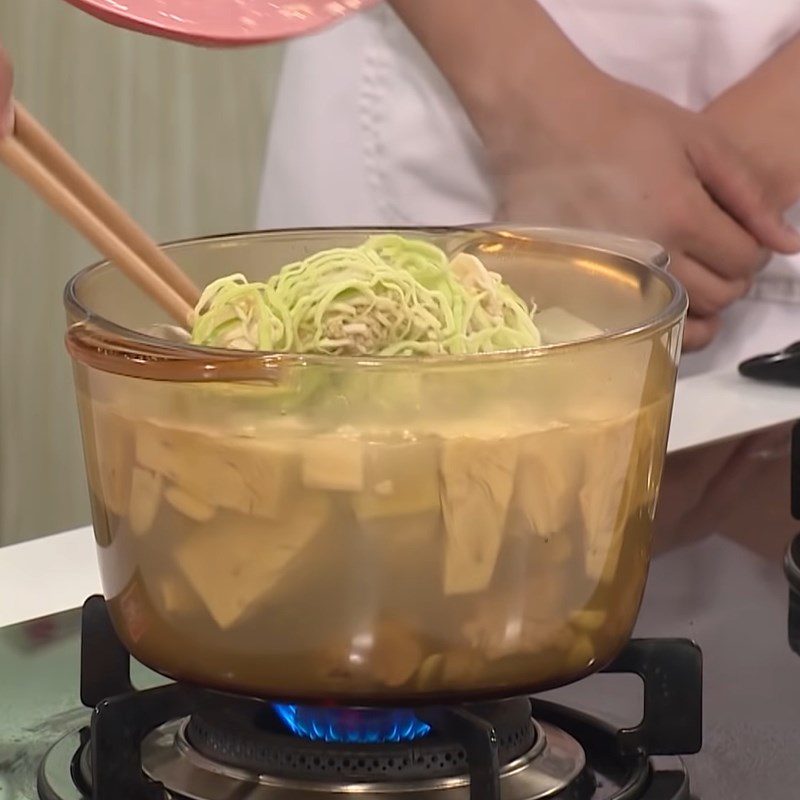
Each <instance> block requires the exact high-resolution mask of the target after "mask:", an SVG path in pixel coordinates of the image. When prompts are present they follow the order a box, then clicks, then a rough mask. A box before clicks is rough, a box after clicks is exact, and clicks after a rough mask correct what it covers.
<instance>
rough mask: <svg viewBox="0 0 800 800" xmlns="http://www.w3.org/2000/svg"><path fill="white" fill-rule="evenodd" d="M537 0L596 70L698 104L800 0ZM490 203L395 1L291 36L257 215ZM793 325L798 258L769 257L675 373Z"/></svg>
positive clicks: (439, 215) (296, 222) (453, 105)
mask: <svg viewBox="0 0 800 800" xmlns="http://www.w3.org/2000/svg"><path fill="white" fill-rule="evenodd" d="M542 5H543V6H545V7H546V8H547V10H548V11H549V13H550V14H551V15H552V16H553V17H554V19H555V20H556V21H557V22H558V24H559V25H560V26H561V28H562V29H563V30H564V31H565V33H566V34H567V35H568V36H569V37H570V38H571V39H572V40H573V41H574V42H575V43H576V45H577V46H578V47H579V48H580V49H581V50H582V51H583V52H584V53H585V54H586V55H587V56H588V57H589V58H590V59H592V60H593V61H594V62H595V63H596V64H597V66H599V67H600V68H601V69H603V70H605V71H606V72H608V73H610V74H611V75H614V76H616V77H618V78H620V79H622V80H626V81H629V82H631V83H636V84H638V85H640V86H642V87H645V88H648V89H650V90H652V91H655V92H658V93H660V94H662V95H664V96H666V97H669V98H670V99H671V100H673V101H675V102H677V103H680V104H682V105H684V106H686V107H688V108H692V109H696V110H699V109H701V108H703V107H704V106H705V105H706V104H707V103H708V102H709V101H710V100H711V99H713V98H714V97H716V96H717V95H718V94H720V93H721V92H722V91H724V90H725V89H726V88H728V87H729V86H731V85H732V84H734V83H736V82H737V81H738V80H740V79H741V78H742V77H744V76H745V75H747V74H748V73H749V72H751V71H752V70H753V69H754V68H756V67H757V66H758V64H759V63H761V62H762V61H763V60H764V59H765V58H767V57H768V56H769V55H770V54H771V53H773V52H774V51H775V50H776V48H777V47H778V46H780V44H782V43H783V42H785V41H786V40H787V39H789V38H790V37H792V36H793V35H794V34H795V33H797V32H798V31H800V2H798V0H762V2H755V0H546V1H545V2H543V3H542ZM494 208H495V198H494V197H493V194H492V190H491V188H490V184H489V181H488V178H487V175H486V173H485V170H484V168H483V164H482V160H481V145H480V142H479V141H478V139H477V136H476V134H475V132H474V130H473V129H472V127H471V125H470V124H469V122H468V120H467V118H466V115H465V114H464V112H463V110H462V109H461V107H460V105H459V103H458V101H457V100H456V98H455V97H454V95H453V93H452V92H451V90H450V88H449V87H448V85H447V84H446V82H445V81H444V79H443V78H442V76H441V75H440V74H439V73H438V71H437V69H436V68H435V66H434V65H433V64H432V63H431V61H430V59H429V58H428V57H427V55H426V54H425V53H424V52H423V50H422V48H421V47H420V46H419V44H418V43H417V42H416V40H415V39H414V38H413V37H412V36H411V35H410V34H409V32H408V31H407V30H406V29H405V27H404V26H403V25H402V24H401V23H400V22H399V20H398V19H397V17H396V16H395V15H394V13H393V12H392V11H391V9H390V8H389V7H388V6H386V5H382V6H379V7H377V8H375V9H373V10H372V11H369V12H366V13H361V14H357V15H355V16H354V17H353V18H351V19H350V20H348V21H346V22H344V23H342V24H340V25H339V26H337V27H335V28H332V29H330V30H328V31H326V32H324V33H322V34H318V35H315V36H312V37H309V38H306V39H301V40H295V41H293V42H292V43H290V44H289V45H288V47H287V52H286V57H285V61H284V64H283V72H282V76H281V83H280V87H279V91H278V96H277V101H276V105H275V108H274V117H273V121H272V128H271V133H270V141H269V144H268V147H267V155H266V162H265V169H264V178H263V189H262V196H261V203H260V209H259V224H260V226H261V227H265V228H280V227H301V226H306V225H358V224H363V225H367V224H373V225H380V224H385V225H399V224H433V225H436V224H465V223H478V222H485V221H488V220H490V219H491V218H492V215H493V211H494ZM797 211H798V209H795V212H797ZM792 216H793V217H795V219H796V220H798V221H800V213H794V214H793V215H792ZM796 339H800V261H798V260H796V259H795V260H789V259H784V258H780V259H778V258H776V259H774V261H773V263H772V264H770V266H769V267H768V269H767V270H765V272H764V274H763V276H762V280H761V281H759V284H758V285H757V286H756V288H755V289H754V291H753V294H752V295H751V296H750V297H749V298H747V299H746V300H745V301H743V302H741V303H739V304H737V305H736V306H735V307H733V308H731V309H730V310H729V311H728V312H727V313H726V315H725V322H724V331H723V333H722V334H721V335H720V336H719V337H718V340H717V341H716V342H715V343H714V344H713V345H712V346H711V347H709V348H707V349H706V350H705V351H703V352H701V353H697V354H691V355H688V356H685V357H684V360H683V364H682V373H683V374H691V373H695V372H699V371H705V370H707V369H712V368H716V367H722V366H731V365H733V364H735V363H737V362H738V361H739V360H741V359H742V358H744V357H746V356H748V355H752V354H756V353H760V352H764V351H765V350H771V349H779V348H781V347H783V346H785V345H787V344H789V343H790V342H792V341H794V340H796Z"/></svg>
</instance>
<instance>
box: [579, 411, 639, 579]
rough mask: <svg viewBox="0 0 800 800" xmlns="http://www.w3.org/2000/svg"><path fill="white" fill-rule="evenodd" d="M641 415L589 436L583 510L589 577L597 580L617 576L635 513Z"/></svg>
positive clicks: (600, 427)
mask: <svg viewBox="0 0 800 800" xmlns="http://www.w3.org/2000/svg"><path fill="white" fill-rule="evenodd" d="M637 420H638V415H633V416H629V417H625V418H623V419H621V420H618V421H615V422H613V423H612V422H609V423H606V424H604V425H602V426H598V427H597V432H596V434H595V435H594V436H593V437H592V438H591V441H590V440H589V439H588V437H587V447H586V470H585V473H584V482H583V486H582V488H581V490H580V495H579V497H580V508H581V514H582V516H583V525H584V531H585V535H586V540H585V549H586V575H587V576H588V577H589V578H590V579H592V580H595V581H600V580H601V579H603V578H604V577H609V576H613V574H614V572H615V571H616V568H617V563H618V561H619V556H620V552H621V550H622V540H623V530H624V526H625V521H626V517H627V516H628V515H629V514H630V513H631V511H632V510H633V509H632V508H630V505H631V498H630V496H629V495H630V492H629V491H627V489H628V487H629V475H630V474H631V467H632V459H636V457H637V453H636V426H637Z"/></svg>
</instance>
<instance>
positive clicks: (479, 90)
mask: <svg viewBox="0 0 800 800" xmlns="http://www.w3.org/2000/svg"><path fill="white" fill-rule="evenodd" d="M555 76H558V78H557V80H556V77H555ZM611 82H612V79H611V78H609V77H608V76H606V75H605V74H604V73H602V72H601V71H600V70H598V69H597V68H596V67H594V65H592V64H591V63H590V62H589V61H588V60H586V59H584V58H583V56H582V55H580V54H577V55H576V56H575V57H573V55H572V54H569V55H565V56H564V57H563V58H560V59H558V61H555V60H550V59H544V60H539V61H537V62H535V63H530V64H527V65H522V64H520V65H519V67H518V69H515V70H514V71H513V72H510V71H506V72H505V74H504V75H503V78H502V79H500V80H497V81H495V82H493V83H491V82H481V81H480V80H477V81H476V82H475V84H474V85H473V86H471V87H470V92H471V93H470V95H469V96H468V98H467V99H465V100H464V105H465V108H467V110H468V114H469V116H470V118H471V120H472V123H473V126H474V127H475V129H476V131H477V133H478V136H479V137H480V139H481V141H482V142H483V145H484V147H485V149H486V153H487V157H488V159H489V162H490V165H491V166H492V167H494V168H496V169H500V170H502V169H504V168H506V167H507V166H513V165H515V164H516V163H517V162H518V160H519V159H520V158H522V157H523V156H524V154H525V153H526V152H532V150H534V149H535V143H536V142H537V140H538V141H546V140H548V139H555V138H557V137H558V136H559V135H560V132H561V131H565V130H569V128H570V127H571V126H572V125H573V124H575V122H577V116H578V114H582V113H583V111H585V109H586V107H587V104H588V103H594V102H596V100H597V97H598V96H599V95H600V94H601V93H602V92H603V91H604V90H605V89H606V88H607V87H608V85H609V84H610V83H611Z"/></svg>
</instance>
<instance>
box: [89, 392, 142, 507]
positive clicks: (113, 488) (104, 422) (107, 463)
mask: <svg viewBox="0 0 800 800" xmlns="http://www.w3.org/2000/svg"><path fill="white" fill-rule="evenodd" d="M90 413H91V426H92V429H93V434H94V442H93V444H94V447H95V452H96V454H97V468H96V470H94V469H91V468H90V469H89V471H88V476H89V483H90V485H91V488H92V490H93V491H94V493H95V494H96V495H97V496H98V497H99V498H101V499H102V501H103V504H104V505H105V506H106V508H107V509H108V510H109V511H111V512H112V513H113V514H116V515H117V516H125V514H127V513H128V506H129V503H130V491H131V470H132V467H133V449H134V439H133V428H132V425H131V421H130V420H129V419H127V418H125V417H123V416H121V415H120V414H118V413H116V412H115V411H112V410H111V409H109V408H108V407H107V406H105V405H102V404H99V403H95V404H93V406H92V410H91V412H90ZM89 461H90V459H87V462H89Z"/></svg>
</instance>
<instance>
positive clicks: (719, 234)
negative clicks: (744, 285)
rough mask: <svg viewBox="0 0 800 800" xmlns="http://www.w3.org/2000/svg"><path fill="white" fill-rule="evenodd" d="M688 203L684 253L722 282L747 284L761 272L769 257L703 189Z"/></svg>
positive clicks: (698, 189)
mask: <svg viewBox="0 0 800 800" xmlns="http://www.w3.org/2000/svg"><path fill="white" fill-rule="evenodd" d="M697 194H698V196H697V199H696V200H693V201H692V202H691V203H690V208H689V209H688V210H687V212H686V214H687V220H686V224H685V232H684V235H683V237H682V238H683V242H684V246H683V249H684V251H685V252H687V253H688V254H689V255H690V256H691V257H692V258H694V259H695V260H697V261H699V262H700V263H701V264H705V265H706V266H707V267H708V268H709V269H710V270H711V271H712V272H714V273H716V274H717V275H719V276H720V277H721V278H723V279H725V280H729V281H730V280H739V279H744V280H750V279H752V278H753V277H754V276H755V275H756V273H757V272H759V271H760V270H761V269H763V268H764V267H765V266H766V265H767V262H768V261H769V259H770V257H771V255H772V253H771V251H770V250H768V249H766V248H764V247H761V246H760V245H759V243H758V242H757V241H756V240H755V239H754V238H753V237H752V236H751V235H750V234H749V233H748V232H747V231H746V230H745V229H744V228H742V227H741V225H739V224H738V223H737V222H736V220H734V219H733V217H731V216H730V215H729V214H726V213H725V211H723V210H722V209H721V208H720V207H719V206H718V205H717V204H716V203H715V202H714V201H713V200H712V199H711V198H710V197H709V196H708V194H706V192H705V191H704V190H703V189H702V187H700V186H698V187H697Z"/></svg>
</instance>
